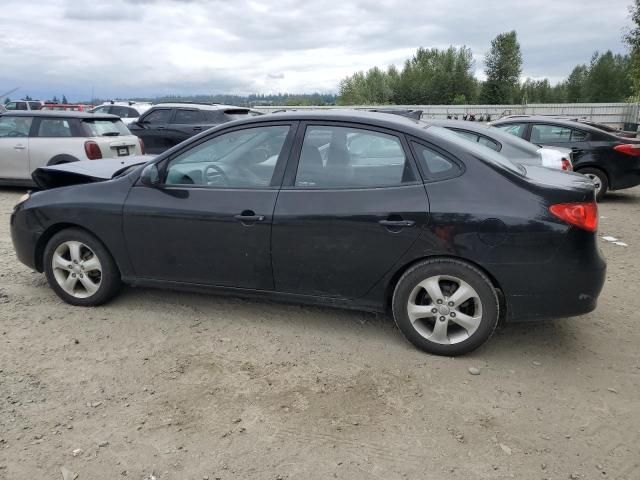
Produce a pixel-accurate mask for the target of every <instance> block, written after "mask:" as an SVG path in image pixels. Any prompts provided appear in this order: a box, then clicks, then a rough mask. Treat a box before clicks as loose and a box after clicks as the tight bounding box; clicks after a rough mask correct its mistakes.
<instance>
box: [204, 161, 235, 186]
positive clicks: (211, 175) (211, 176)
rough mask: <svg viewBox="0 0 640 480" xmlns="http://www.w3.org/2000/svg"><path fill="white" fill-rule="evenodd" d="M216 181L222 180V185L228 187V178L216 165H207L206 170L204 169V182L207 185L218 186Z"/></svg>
mask: <svg viewBox="0 0 640 480" xmlns="http://www.w3.org/2000/svg"><path fill="white" fill-rule="evenodd" d="M217 179H222V181H223V182H224V185H229V177H227V174H226V173H224V170H222V169H221V168H220V167H219V166H217V165H207V168H205V169H204V181H205V183H206V184H207V185H214V184H219V182H217V181H216V180H217Z"/></svg>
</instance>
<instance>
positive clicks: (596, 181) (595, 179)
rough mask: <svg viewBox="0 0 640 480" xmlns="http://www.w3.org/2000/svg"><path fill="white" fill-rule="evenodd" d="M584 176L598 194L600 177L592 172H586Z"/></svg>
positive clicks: (600, 188) (600, 186)
mask: <svg viewBox="0 0 640 480" xmlns="http://www.w3.org/2000/svg"><path fill="white" fill-rule="evenodd" d="M585 176H586V177H587V178H588V179H589V180H591V181H592V182H593V185H594V186H595V188H596V195H598V194H599V193H600V190H602V181H601V180H600V177H598V176H597V175H595V174H593V173H587V174H585Z"/></svg>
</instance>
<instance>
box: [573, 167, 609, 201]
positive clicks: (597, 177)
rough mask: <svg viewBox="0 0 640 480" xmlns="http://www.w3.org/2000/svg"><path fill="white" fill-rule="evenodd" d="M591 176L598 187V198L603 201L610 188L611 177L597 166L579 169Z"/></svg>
mask: <svg viewBox="0 0 640 480" xmlns="http://www.w3.org/2000/svg"><path fill="white" fill-rule="evenodd" d="M579 173H581V174H583V175H584V176H585V177H587V178H589V179H590V180H591V181H592V182H593V184H594V186H595V187H596V200H597V201H601V200H602V199H603V198H604V196H605V195H606V194H607V191H608V190H609V179H608V178H607V174H606V173H604V172H603V171H602V170H598V169H597V168H583V169H581V170H580V171H579Z"/></svg>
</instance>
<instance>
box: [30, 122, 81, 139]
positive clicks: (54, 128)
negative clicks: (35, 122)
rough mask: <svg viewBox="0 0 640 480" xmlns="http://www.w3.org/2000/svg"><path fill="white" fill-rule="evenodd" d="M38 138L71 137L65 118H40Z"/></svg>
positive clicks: (69, 126) (68, 124)
mask: <svg viewBox="0 0 640 480" xmlns="http://www.w3.org/2000/svg"><path fill="white" fill-rule="evenodd" d="M37 136H38V137H71V136H72V135H71V124H70V123H69V120H68V119H66V118H42V119H40V126H39V127H38V135H37Z"/></svg>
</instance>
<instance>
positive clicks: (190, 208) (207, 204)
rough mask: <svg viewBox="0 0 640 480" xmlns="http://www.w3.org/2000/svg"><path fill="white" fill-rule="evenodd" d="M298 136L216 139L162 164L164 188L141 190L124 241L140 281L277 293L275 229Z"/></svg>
mask: <svg viewBox="0 0 640 480" xmlns="http://www.w3.org/2000/svg"><path fill="white" fill-rule="evenodd" d="M293 128H294V127H293V125H292V124H287V123H285V124H282V123H277V124H268V125H262V126H253V127H251V126H244V127H236V128H235V129H233V130H230V131H229V130H226V131H223V132H217V133H216V135H215V136H213V137H210V138H205V139H202V140H201V141H199V142H198V143H197V144H194V145H189V146H187V147H185V148H184V149H183V150H182V151H180V152H177V153H176V155H174V156H172V157H171V158H169V159H167V160H163V161H162V162H160V164H159V166H160V170H161V172H163V173H161V179H162V185H160V186H158V187H148V186H143V185H136V186H134V187H133V188H132V189H131V192H130V194H129V196H128V198H127V201H126V203H125V207H124V233H125V240H126V244H127V249H128V252H129V258H130V260H131V262H132V265H133V268H134V271H135V274H136V276H137V277H139V278H145V279H155V280H166V281H176V282H187V283H192V284H204V285H217V286H230V287H239V288H250V289H260V290H270V289H273V274H272V269H271V250H270V245H271V244H270V241H271V224H272V219H273V209H274V207H275V203H276V198H277V196H278V189H279V188H280V184H281V181H282V173H283V168H284V162H285V161H286V157H287V155H288V153H289V149H290V147H289V145H290V143H291V141H292V136H293V133H292V129H293ZM165 162H166V163H165Z"/></svg>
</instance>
